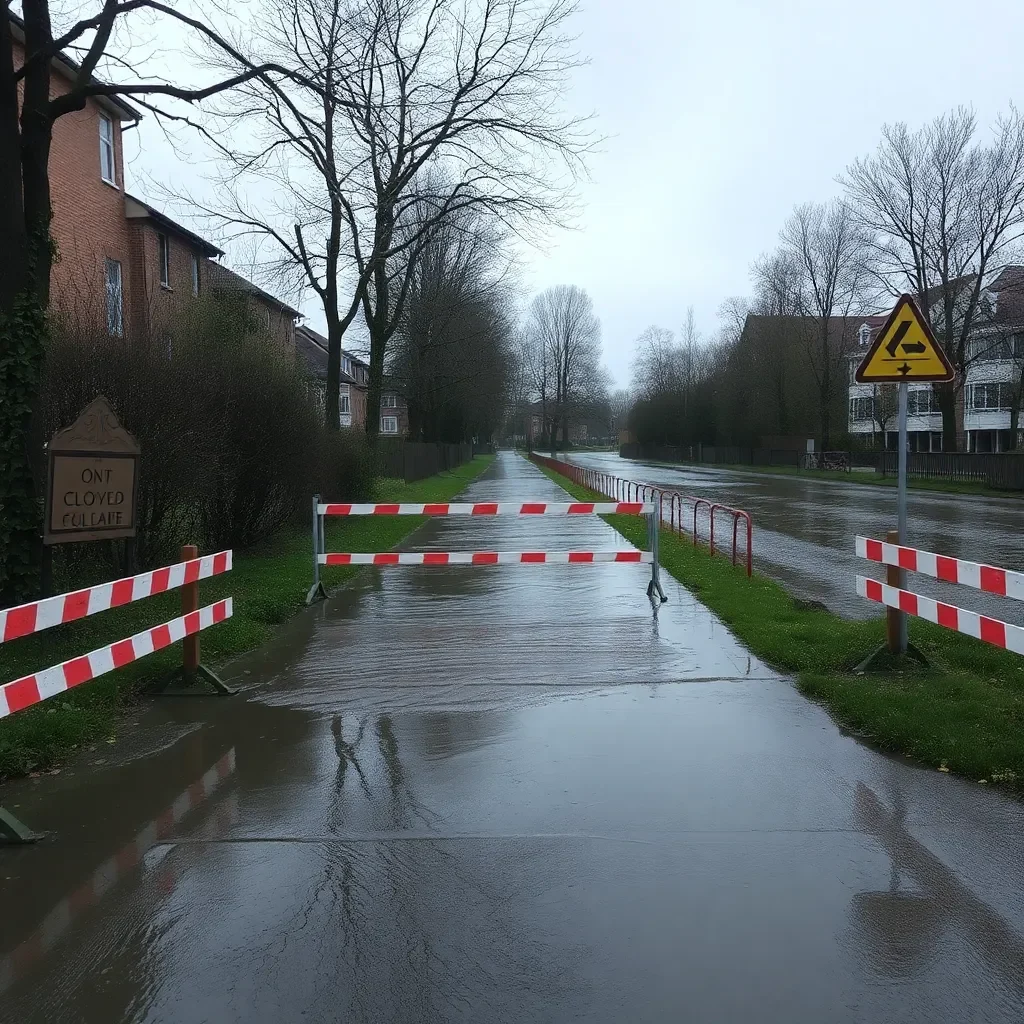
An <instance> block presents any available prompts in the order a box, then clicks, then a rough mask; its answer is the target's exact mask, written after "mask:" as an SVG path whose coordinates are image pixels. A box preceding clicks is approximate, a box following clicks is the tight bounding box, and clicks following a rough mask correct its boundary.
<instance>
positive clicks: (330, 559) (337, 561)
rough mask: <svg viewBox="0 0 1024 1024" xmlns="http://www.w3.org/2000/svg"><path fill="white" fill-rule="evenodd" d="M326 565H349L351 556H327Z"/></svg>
mask: <svg viewBox="0 0 1024 1024" xmlns="http://www.w3.org/2000/svg"><path fill="white" fill-rule="evenodd" d="M326 564H327V565H351V564H352V556H351V555H350V554H348V553H342V554H333V555H328V556H327V562H326Z"/></svg>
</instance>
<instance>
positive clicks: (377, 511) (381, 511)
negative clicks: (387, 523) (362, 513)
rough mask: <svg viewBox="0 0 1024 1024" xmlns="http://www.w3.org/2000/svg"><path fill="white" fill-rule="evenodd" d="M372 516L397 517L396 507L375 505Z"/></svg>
mask: <svg viewBox="0 0 1024 1024" xmlns="http://www.w3.org/2000/svg"><path fill="white" fill-rule="evenodd" d="M373 514H374V515H375V516H397V515H398V506H397V505H375V506H374V508H373Z"/></svg>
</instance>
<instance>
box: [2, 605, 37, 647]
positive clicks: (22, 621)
mask: <svg viewBox="0 0 1024 1024" xmlns="http://www.w3.org/2000/svg"><path fill="white" fill-rule="evenodd" d="M37 608H38V605H34V604H28V605H25V606H24V607H22V608H12V609H11V610H10V611H9V612H8V613H7V618H6V621H5V622H4V635H3V639H4V640H5V641H7V640H17V639H18V637H20V636H28V635H29V633H34V632H35V631H36V610H37Z"/></svg>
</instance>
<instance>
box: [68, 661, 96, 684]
mask: <svg viewBox="0 0 1024 1024" xmlns="http://www.w3.org/2000/svg"><path fill="white" fill-rule="evenodd" d="M90 679H92V665H90V664H89V658H88V657H82V658H72V660H71V661H66V662H64V683H65V685H66V686H67V688H68V689H69V690H70V689H71V687H73V686H80V685H81V684H82V683H87V682H89V680H90Z"/></svg>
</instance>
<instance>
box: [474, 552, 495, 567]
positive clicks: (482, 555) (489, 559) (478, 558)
mask: <svg viewBox="0 0 1024 1024" xmlns="http://www.w3.org/2000/svg"><path fill="white" fill-rule="evenodd" d="M497 564H498V552H497V551H474V552H473V565H497Z"/></svg>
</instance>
